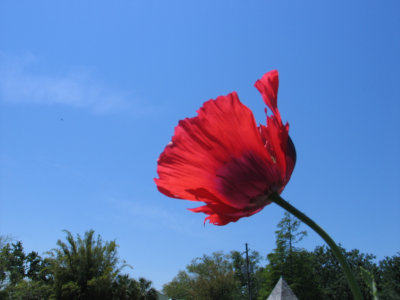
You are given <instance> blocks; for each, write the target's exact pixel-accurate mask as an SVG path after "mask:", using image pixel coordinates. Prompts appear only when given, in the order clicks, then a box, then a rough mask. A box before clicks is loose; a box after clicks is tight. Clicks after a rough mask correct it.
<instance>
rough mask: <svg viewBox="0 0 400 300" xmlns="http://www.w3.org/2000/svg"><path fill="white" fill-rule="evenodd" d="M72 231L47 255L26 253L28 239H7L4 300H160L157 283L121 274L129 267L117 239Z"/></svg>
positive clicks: (1, 278)
mask: <svg viewBox="0 0 400 300" xmlns="http://www.w3.org/2000/svg"><path fill="white" fill-rule="evenodd" d="M65 232H66V235H67V236H66V241H65V242H63V241H61V240H59V241H58V242H57V246H58V247H57V248H55V249H53V250H51V251H50V252H48V254H49V255H50V256H49V257H47V258H44V259H43V258H41V257H40V256H39V255H38V253H36V252H31V253H29V254H25V252H24V250H23V247H22V243H21V242H16V243H14V244H10V243H7V244H6V245H4V247H3V248H1V249H0V283H1V286H0V300H2V299H7V300H14V299H15V300H17V299H18V300H20V299H22V300H24V299H26V300H28V299H29V300H36V299H80V300H83V299H106V300H107V299H110V300H114V299H118V300H119V299H126V300H155V299H157V292H156V290H155V289H153V288H152V286H151V281H148V280H146V279H144V278H140V279H139V281H137V280H135V279H132V278H129V276H128V275H121V274H120V271H121V268H123V267H125V266H126V265H125V264H124V262H122V264H121V262H120V260H119V258H118V256H117V248H118V245H117V244H116V243H115V241H111V242H103V241H102V239H101V238H100V236H97V238H96V239H95V238H94V231H93V230H90V231H88V232H86V233H85V235H84V237H83V238H82V237H81V236H79V235H77V238H76V239H74V237H73V236H72V234H71V233H70V232H68V231H65Z"/></svg>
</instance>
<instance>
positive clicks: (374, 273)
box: [163, 214, 400, 300]
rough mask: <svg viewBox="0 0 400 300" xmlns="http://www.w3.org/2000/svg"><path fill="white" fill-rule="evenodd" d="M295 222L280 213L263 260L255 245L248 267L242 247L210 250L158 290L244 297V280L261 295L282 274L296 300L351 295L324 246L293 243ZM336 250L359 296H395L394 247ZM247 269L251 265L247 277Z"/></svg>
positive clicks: (398, 287) (399, 291)
mask: <svg viewBox="0 0 400 300" xmlns="http://www.w3.org/2000/svg"><path fill="white" fill-rule="evenodd" d="M299 227H300V222H299V221H298V220H297V219H295V218H293V217H292V216H291V215H289V214H285V216H284V218H283V219H282V220H281V221H280V222H279V224H278V229H277V231H276V248H275V249H274V250H273V252H272V253H269V254H268V255H267V259H268V263H267V264H266V265H262V264H261V261H262V257H261V256H260V254H259V253H257V252H256V251H251V252H250V253H249V262H250V263H249V265H250V267H248V266H247V263H246V257H245V253H243V252H239V251H232V252H230V253H229V254H224V253H222V252H215V253H213V254H212V255H204V256H203V257H200V258H196V259H194V260H193V261H192V262H191V264H189V265H188V266H187V267H186V270H184V271H180V272H179V273H178V274H177V275H176V276H175V278H174V279H173V280H172V281H171V282H169V283H168V284H165V285H164V287H163V292H164V294H166V295H168V296H169V297H171V298H175V299H185V300H190V299H195V300H210V299H219V300H225V299H226V300H236V299H237V300H239V299H249V294H248V293H249V289H248V283H249V285H250V293H251V299H259V300H265V299H266V298H267V297H268V296H269V294H270V293H271V291H272V289H273V288H274V287H275V285H276V283H277V282H278V280H279V278H280V277H281V276H283V278H284V279H285V280H286V282H287V283H288V284H289V286H290V287H291V289H292V290H293V292H294V293H295V294H296V296H297V297H298V298H299V299H300V300H305V299H307V300H312V299H316V300H317V299H318V300H324V299H329V300H332V299H333V300H335V299H338V300H339V299H340V300H346V299H349V300H351V299H353V297H352V294H351V291H350V289H349V287H348V284H347V281H346V278H345V277H344V274H343V272H342V270H341V267H340V265H339V263H338V262H337V260H336V258H335V257H334V254H333V253H332V251H331V250H330V249H329V248H327V247H326V246H318V247H316V248H315V249H314V251H307V250H305V249H302V248H300V247H297V244H298V242H300V241H301V240H302V239H303V238H304V237H305V236H306V234H307V233H306V232H305V231H300V230H299ZM342 251H343V254H344V256H345V257H346V259H347V261H348V262H349V265H350V267H351V269H352V271H353V272H354V274H355V275H356V278H357V281H358V284H359V285H360V287H361V290H362V293H363V296H364V299H366V300H368V299H374V296H375V297H379V299H381V300H386V299H387V300H389V299H390V300H395V299H400V253H397V255H395V256H393V257H386V258H384V259H383V260H381V261H379V262H378V263H377V262H376V257H375V256H374V255H372V254H365V253H361V252H360V251H359V250H357V249H354V250H350V251H347V250H345V249H344V248H342ZM248 268H249V269H248ZM247 270H249V271H251V272H249V277H248V276H247V274H248V272H247ZM374 291H375V292H374ZM373 294H375V295H374V296H373ZM375 299H376V298H375Z"/></svg>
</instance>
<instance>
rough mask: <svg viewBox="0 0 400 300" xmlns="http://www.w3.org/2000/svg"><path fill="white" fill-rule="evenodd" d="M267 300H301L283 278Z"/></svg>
mask: <svg viewBox="0 0 400 300" xmlns="http://www.w3.org/2000/svg"><path fill="white" fill-rule="evenodd" d="M267 300H299V299H298V298H297V297H296V295H295V294H294V293H293V292H292V290H291V289H290V287H289V285H288V284H287V283H286V281H285V280H283V278H282V277H281V278H279V281H278V283H277V284H276V285H275V287H274V289H273V290H272V292H271V294H270V295H269V297H268V298H267Z"/></svg>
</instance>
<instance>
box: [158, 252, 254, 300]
mask: <svg viewBox="0 0 400 300" xmlns="http://www.w3.org/2000/svg"><path fill="white" fill-rule="evenodd" d="M251 256H252V258H251V259H252V263H254V264H256V263H257V261H258V259H259V255H258V254H257V253H256V252H253V253H252V255H251ZM243 265H244V260H243V257H242V256H241V254H240V253H239V252H236V251H234V252H232V253H231V254H230V255H226V254H225V255H224V254H223V253H222V252H215V253H213V254H212V255H211V256H208V255H204V256H203V257H201V258H196V259H194V260H193V261H192V263H191V264H190V265H188V266H187V267H186V271H180V272H179V273H178V275H177V276H176V277H175V278H174V279H173V280H172V281H171V282H170V283H168V284H166V285H164V289H163V291H164V293H165V294H166V295H168V296H169V297H172V298H176V299H196V300H208V299H221V300H224V299H226V300H231V299H244V298H245V297H247V287H246V284H247V279H245V277H244V275H243V274H240V272H241V269H242V266H243ZM253 282H254V284H255V280H254V281H253Z"/></svg>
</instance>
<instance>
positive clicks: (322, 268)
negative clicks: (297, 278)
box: [312, 245, 392, 300]
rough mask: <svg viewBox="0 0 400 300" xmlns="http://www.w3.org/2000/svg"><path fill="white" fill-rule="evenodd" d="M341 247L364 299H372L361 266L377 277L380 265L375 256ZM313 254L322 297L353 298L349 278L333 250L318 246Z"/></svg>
mask: <svg viewBox="0 0 400 300" xmlns="http://www.w3.org/2000/svg"><path fill="white" fill-rule="evenodd" d="M339 247H340V245H339ZM340 248H341V250H342V253H343V255H344V257H345V258H346V260H347V262H348V264H349V266H350V268H351V270H352V272H353V273H354V275H355V277H356V280H357V281H358V285H359V286H360V289H361V292H362V294H363V297H364V299H372V295H371V291H370V288H369V287H368V286H367V285H366V283H365V282H364V280H363V278H362V273H361V269H360V268H361V267H362V268H364V269H365V270H366V271H368V272H369V273H371V274H372V275H373V276H374V277H375V278H377V275H378V267H377V265H376V264H375V263H374V259H375V256H374V255H372V254H364V253H361V252H360V251H359V250H358V249H353V250H351V251H346V250H345V249H344V248H342V247H340ZM312 254H313V260H314V262H313V265H314V273H315V275H316V277H315V280H316V281H317V283H318V285H319V287H320V289H321V291H322V295H321V298H320V299H333V300H335V299H338V300H339V299H341V300H342V299H353V297H352V293H351V291H350V288H349V286H348V283H347V280H346V278H345V276H344V274H343V272H342V269H341V266H340V264H339V263H338V261H337V259H336V257H335V255H334V254H333V252H332V250H331V249H330V248H328V247H327V246H318V247H316V248H315V250H314V252H313V253H312ZM391 299H392V298H391Z"/></svg>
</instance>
